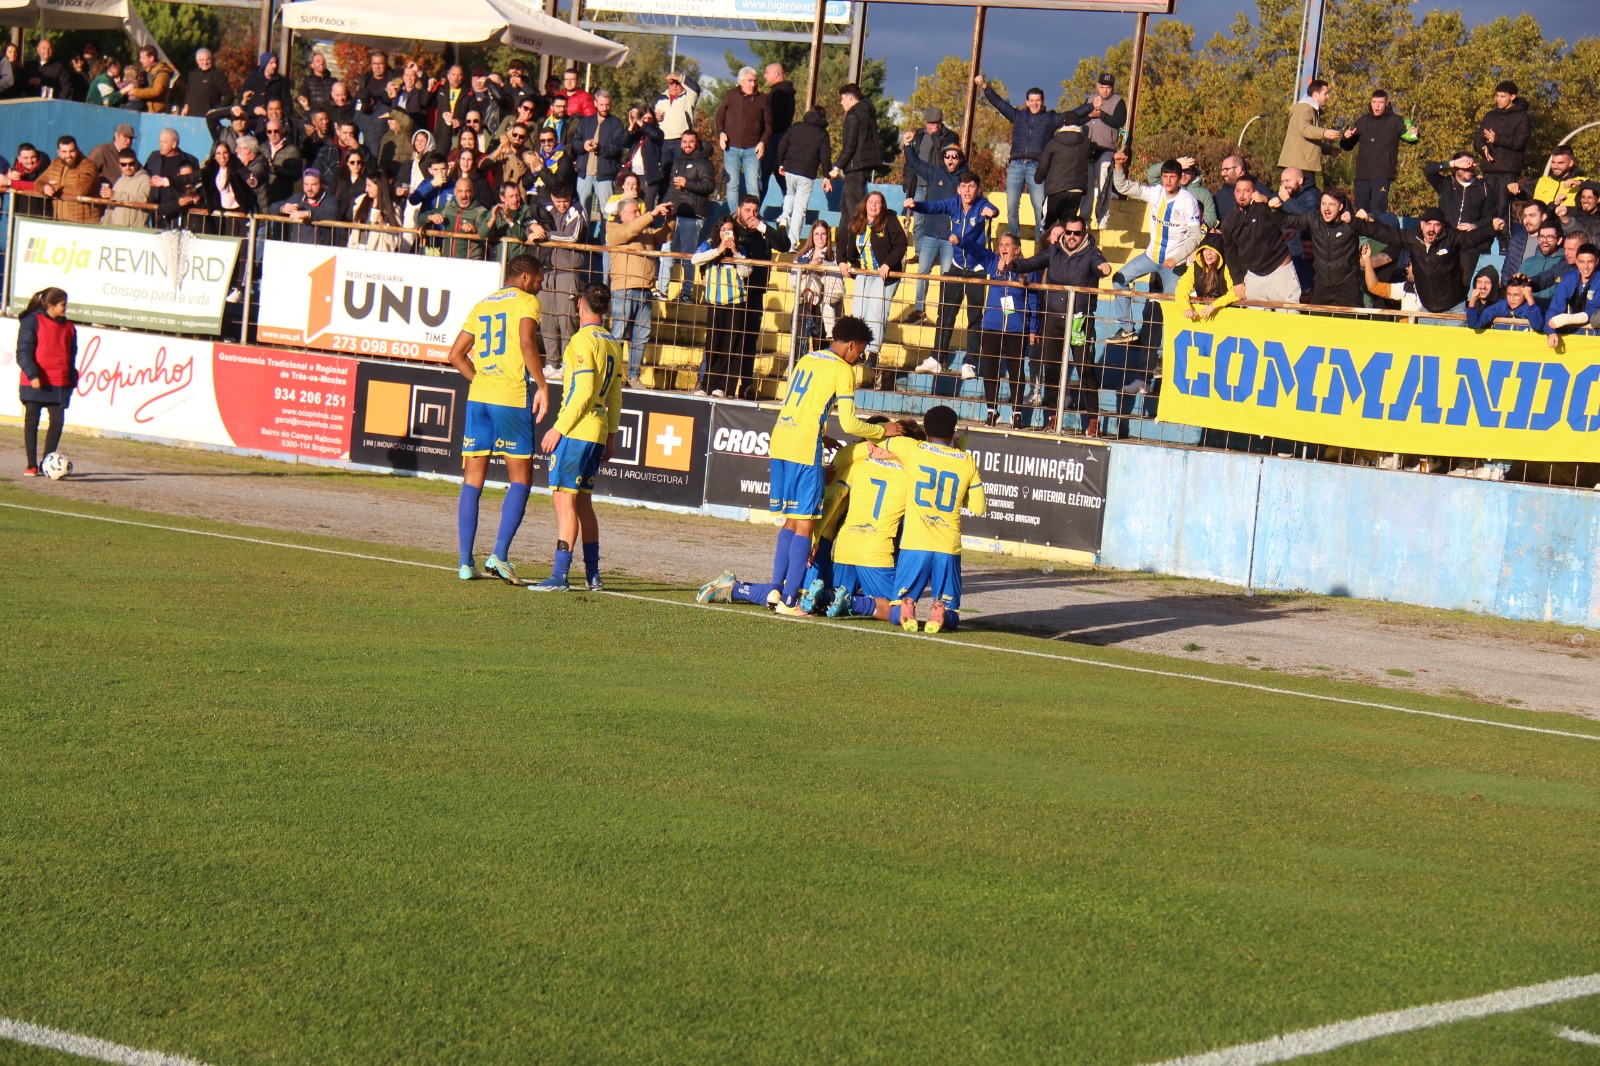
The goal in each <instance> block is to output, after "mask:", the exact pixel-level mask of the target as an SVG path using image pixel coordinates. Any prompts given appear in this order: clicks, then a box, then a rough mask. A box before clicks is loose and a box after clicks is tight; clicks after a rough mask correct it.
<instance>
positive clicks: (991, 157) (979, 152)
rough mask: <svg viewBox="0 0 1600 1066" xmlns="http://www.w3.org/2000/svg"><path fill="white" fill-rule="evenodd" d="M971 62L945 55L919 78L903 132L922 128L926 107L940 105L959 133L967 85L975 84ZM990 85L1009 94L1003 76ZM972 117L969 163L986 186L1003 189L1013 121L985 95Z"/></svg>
mask: <svg viewBox="0 0 1600 1066" xmlns="http://www.w3.org/2000/svg"><path fill="white" fill-rule="evenodd" d="M970 63H971V61H970V60H967V59H963V58H961V57H960V56H945V57H944V58H943V59H941V60H939V65H938V66H937V67H935V68H934V69H933V73H931V74H924V75H922V76H921V77H920V78H918V79H917V87H916V88H915V89H914V90H912V92H911V100H910V102H909V103H908V104H907V105H906V108H905V111H904V114H903V115H902V116H901V118H902V122H903V125H902V127H901V132H905V131H908V130H920V129H922V112H923V109H924V108H929V107H937V108H939V109H940V110H941V111H943V112H944V124H945V125H946V126H949V127H950V128H951V129H953V130H956V131H957V132H958V133H959V132H960V130H961V120H962V119H963V117H965V115H966V109H967V86H968V85H969V84H971V82H970V81H969V80H968V71H969V70H970V69H971V67H970ZM989 85H990V86H991V87H992V88H993V89H994V91H995V92H997V93H999V94H1000V95H1001V96H1005V95H1006V87H1005V83H1004V82H1002V81H1000V80H999V79H992V80H990V82H989ZM972 119H973V125H974V127H975V128H974V129H973V132H972V158H971V159H969V160H968V165H969V166H970V167H971V169H972V171H973V172H974V173H975V174H977V175H978V177H979V178H980V179H981V180H982V181H983V187H984V188H986V189H996V188H1000V189H1003V188H1005V183H1006V163H1007V162H1009V156H1010V151H1011V123H1009V122H1007V121H1006V120H1005V117H1004V116H1002V115H1001V114H1000V112H998V111H996V110H995V109H994V108H992V107H990V106H989V105H988V104H987V103H985V102H984V100H983V98H982V96H981V95H980V96H979V98H978V104H977V108H976V109H975V110H974V111H973V115H972ZM897 151H898V149H897Z"/></svg>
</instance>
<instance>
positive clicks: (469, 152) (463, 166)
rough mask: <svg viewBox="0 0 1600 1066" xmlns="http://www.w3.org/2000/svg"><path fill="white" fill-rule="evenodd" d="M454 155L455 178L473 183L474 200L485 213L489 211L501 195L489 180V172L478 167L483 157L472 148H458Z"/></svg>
mask: <svg viewBox="0 0 1600 1066" xmlns="http://www.w3.org/2000/svg"><path fill="white" fill-rule="evenodd" d="M454 155H455V177H457V178H466V179H467V180H468V181H470V182H472V192H473V198H474V199H475V200H477V202H478V203H479V204H481V205H482V206H483V209H484V210H485V211H487V210H489V205H490V204H492V203H494V202H495V201H496V200H497V199H499V194H498V193H496V192H495V191H494V182H492V181H491V180H489V174H488V172H487V171H485V170H483V169H482V168H481V167H480V166H479V165H478V161H479V160H481V159H482V158H483V157H482V156H481V155H479V154H478V153H477V152H476V151H474V150H473V149H471V148H457V149H456V150H455V153H454Z"/></svg>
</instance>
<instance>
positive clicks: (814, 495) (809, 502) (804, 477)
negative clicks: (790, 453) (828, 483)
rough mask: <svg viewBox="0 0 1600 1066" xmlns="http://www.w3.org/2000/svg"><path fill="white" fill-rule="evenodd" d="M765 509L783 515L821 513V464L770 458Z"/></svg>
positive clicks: (793, 516) (807, 515)
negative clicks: (769, 477)
mask: <svg viewBox="0 0 1600 1066" xmlns="http://www.w3.org/2000/svg"><path fill="white" fill-rule="evenodd" d="M771 478H772V485H771V486H770V488H769V489H768V490H767V493H768V496H770V499H768V500H767V510H769V511H771V512H772V513H773V514H781V515H783V516H784V517H786V518H821V517H822V464H820V463H791V462H790V461H789V460H787V459H774V460H772V473H771Z"/></svg>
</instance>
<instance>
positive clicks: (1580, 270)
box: [1544, 242, 1600, 350]
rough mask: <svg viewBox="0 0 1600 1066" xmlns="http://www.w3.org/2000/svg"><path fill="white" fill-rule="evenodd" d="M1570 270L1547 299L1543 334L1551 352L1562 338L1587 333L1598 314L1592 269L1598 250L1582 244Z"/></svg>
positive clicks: (1599, 258)
mask: <svg viewBox="0 0 1600 1066" xmlns="http://www.w3.org/2000/svg"><path fill="white" fill-rule="evenodd" d="M1573 265H1574V266H1575V268H1576V269H1574V270H1571V271H1569V272H1568V273H1567V275H1566V276H1565V277H1563V278H1562V279H1561V281H1560V283H1559V284H1557V285H1556V291H1555V295H1554V296H1552V297H1551V299H1550V311H1549V313H1548V314H1547V315H1546V316H1545V320H1544V330H1545V334H1546V335H1547V337H1548V338H1549V343H1550V347H1551V349H1552V350H1554V349H1558V348H1560V346H1561V338H1562V335H1563V334H1566V333H1571V332H1573V331H1575V330H1580V329H1584V330H1586V329H1589V328H1590V326H1591V324H1592V323H1593V322H1594V320H1595V315H1597V314H1600V279H1597V278H1596V277H1595V268H1596V267H1597V266H1600V248H1596V247H1595V246H1594V245H1593V244H1589V243H1587V242H1585V243H1584V244H1582V245H1580V246H1579V248H1578V253H1577V255H1576V257H1575V258H1574V260H1573Z"/></svg>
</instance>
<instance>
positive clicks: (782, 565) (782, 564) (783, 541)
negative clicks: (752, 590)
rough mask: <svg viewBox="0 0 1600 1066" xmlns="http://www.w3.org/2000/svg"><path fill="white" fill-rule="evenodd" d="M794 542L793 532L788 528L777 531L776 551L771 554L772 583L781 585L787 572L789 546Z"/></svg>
mask: <svg viewBox="0 0 1600 1066" xmlns="http://www.w3.org/2000/svg"><path fill="white" fill-rule="evenodd" d="M793 540H794V530H792V529H790V528H789V527H788V526H785V527H784V528H782V529H780V530H778V550H777V551H775V552H773V553H772V583H773V584H774V585H781V584H783V577H784V575H785V574H787V573H788V572H789V544H790V542H791V541H793Z"/></svg>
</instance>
